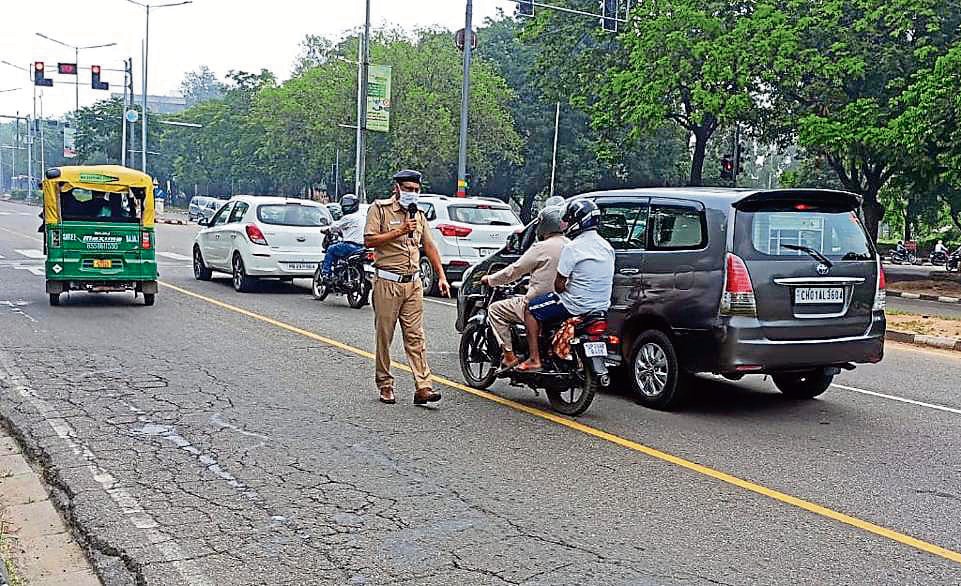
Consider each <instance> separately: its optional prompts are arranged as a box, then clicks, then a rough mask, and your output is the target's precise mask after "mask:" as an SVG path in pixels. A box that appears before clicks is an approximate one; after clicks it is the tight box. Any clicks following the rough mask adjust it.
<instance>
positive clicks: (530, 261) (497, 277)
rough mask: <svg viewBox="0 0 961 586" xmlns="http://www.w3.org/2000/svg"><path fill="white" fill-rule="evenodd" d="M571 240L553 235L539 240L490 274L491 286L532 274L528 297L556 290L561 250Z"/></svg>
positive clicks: (497, 285) (504, 283) (511, 281)
mask: <svg viewBox="0 0 961 586" xmlns="http://www.w3.org/2000/svg"><path fill="white" fill-rule="evenodd" d="M568 242H570V240H568V239H567V238H565V237H564V236H551V237H550V238H548V239H547V240H539V241H537V242H535V243H534V244H533V246H531V247H530V248H528V249H527V252H525V253H524V254H523V255H522V256H521V257H520V258H519V259H517V260H516V261H514V263H513V264H510V265H508V266H506V267H504V268H503V269H501V270H499V271H497V272H496V273H494V274H493V275H491V276H490V283H491V286H494V287H499V286H500V285H506V284H508V283H513V282H514V281H516V280H517V279H520V278H521V277H523V276H524V275H530V276H531V282H530V284H529V285H528V287H527V296H526V297H527V299H528V300H530V299H533V298H535V297H537V296H538V295H543V294H545V293H551V292H553V291H554V280H555V279H556V278H557V262H558V261H559V260H560V258H561V250H562V249H563V248H564V245H565V244H567V243H568Z"/></svg>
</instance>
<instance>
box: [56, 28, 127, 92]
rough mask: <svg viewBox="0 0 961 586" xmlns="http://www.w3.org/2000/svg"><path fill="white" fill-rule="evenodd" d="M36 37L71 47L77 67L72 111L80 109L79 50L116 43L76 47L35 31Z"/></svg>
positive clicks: (113, 45) (109, 45)
mask: <svg viewBox="0 0 961 586" xmlns="http://www.w3.org/2000/svg"><path fill="white" fill-rule="evenodd" d="M37 36H38V37H41V38H43V39H47V40H48V41H51V42H53V43H56V44H58V45H63V46H64V47H67V48H68V49H73V64H74V66H76V68H77V72H76V75H74V80H73V91H74V111H77V110H80V51H86V50H87V49H103V48H105V47H115V46H116V45H117V43H106V44H103V45H87V46H86V47H78V46H77V45H71V44H70V43H64V42H63V41H58V40H57V39H55V38H53V37H48V36H47V35H45V34H43V33H37Z"/></svg>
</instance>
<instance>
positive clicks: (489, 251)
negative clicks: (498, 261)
mask: <svg viewBox="0 0 961 586" xmlns="http://www.w3.org/2000/svg"><path fill="white" fill-rule="evenodd" d="M498 250H500V248H478V249H477V254H479V255H480V256H482V257H485V258H486V257H488V256H490V255H492V254H494V253H495V252H497V251H498Z"/></svg>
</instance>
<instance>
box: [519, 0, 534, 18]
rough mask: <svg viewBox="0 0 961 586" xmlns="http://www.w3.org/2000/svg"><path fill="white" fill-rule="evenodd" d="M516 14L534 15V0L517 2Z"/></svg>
mask: <svg viewBox="0 0 961 586" xmlns="http://www.w3.org/2000/svg"><path fill="white" fill-rule="evenodd" d="M517 15H518V16H534V0H520V2H518V3H517Z"/></svg>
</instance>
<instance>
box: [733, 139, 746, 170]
mask: <svg viewBox="0 0 961 586" xmlns="http://www.w3.org/2000/svg"><path fill="white" fill-rule="evenodd" d="M734 160H735V161H737V174H738V175H743V174H744V145H743V144H740V143H738V145H737V155H735V157H734Z"/></svg>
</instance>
